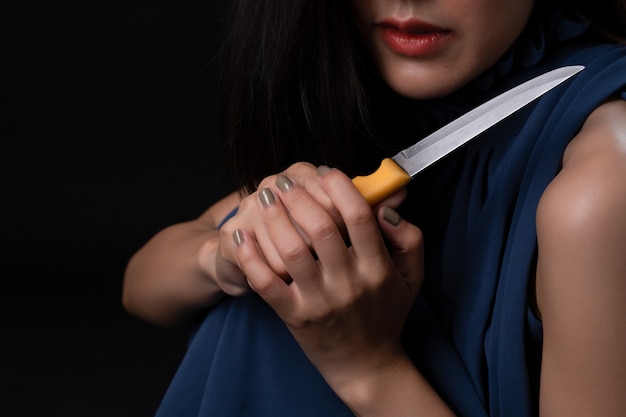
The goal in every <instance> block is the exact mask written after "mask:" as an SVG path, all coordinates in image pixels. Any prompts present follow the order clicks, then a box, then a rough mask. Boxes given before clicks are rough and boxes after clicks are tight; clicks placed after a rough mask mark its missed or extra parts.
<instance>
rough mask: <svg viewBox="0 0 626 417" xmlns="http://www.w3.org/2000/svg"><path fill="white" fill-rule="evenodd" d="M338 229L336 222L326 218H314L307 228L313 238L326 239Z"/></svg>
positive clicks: (308, 233)
mask: <svg viewBox="0 0 626 417" xmlns="http://www.w3.org/2000/svg"><path fill="white" fill-rule="evenodd" d="M336 231H337V226H336V225H335V223H334V222H332V221H330V220H326V219H314V220H312V221H311V223H310V224H309V226H308V228H307V232H306V233H307V235H308V236H309V237H310V238H311V239H312V240H326V239H328V238H330V237H332V236H334V234H335V233H336Z"/></svg>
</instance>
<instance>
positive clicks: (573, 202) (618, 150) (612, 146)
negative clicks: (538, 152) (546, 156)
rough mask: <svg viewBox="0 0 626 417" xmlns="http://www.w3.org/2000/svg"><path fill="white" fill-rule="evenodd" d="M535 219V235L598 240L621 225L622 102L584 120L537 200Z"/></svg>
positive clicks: (625, 194)
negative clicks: (555, 233) (559, 167)
mask: <svg viewBox="0 0 626 417" xmlns="http://www.w3.org/2000/svg"><path fill="white" fill-rule="evenodd" d="M537 217H538V220H537V221H538V223H537V227H538V232H542V231H544V230H545V231H551V230H552V231H558V232H559V234H561V235H562V234H563V233H575V234H577V233H582V232H584V233H585V234H586V236H587V238H590V237H592V236H593V235H594V234H600V236H598V237H599V238H602V239H603V238H604V237H606V236H607V235H606V234H604V233H602V230H600V229H605V228H609V229H614V227H615V226H617V225H618V224H624V219H625V218H626V101H623V100H613V101H610V102H607V103H605V104H603V105H602V106H600V107H599V108H598V109H596V110H595V111H594V112H593V113H592V114H591V115H590V116H589V118H588V119H587V121H586V123H585V124H584V126H583V128H582V129H581V131H580V132H579V134H578V135H577V136H576V137H575V138H574V139H573V140H572V142H571V143H570V144H569V146H568V147H567V149H566V152H565V155H564V157H563V168H562V170H561V172H560V173H559V174H558V175H557V177H556V178H555V179H554V180H553V181H552V183H551V184H550V185H549V187H548V188H547V190H546V191H545V193H544V195H543V196H542V199H541V202H540V205H539V208H538V212H537ZM555 228H558V230H553V229H555ZM599 228H600V229H599ZM609 235H611V233H609ZM562 236H563V235H562ZM542 237H545V238H547V239H549V238H550V236H549V235H546V234H545V233H543V234H542Z"/></svg>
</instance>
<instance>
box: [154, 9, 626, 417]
mask: <svg viewBox="0 0 626 417" xmlns="http://www.w3.org/2000/svg"><path fill="white" fill-rule="evenodd" d="M584 31H585V28H584V26H583V25H581V24H577V23H576V22H572V21H569V20H567V19H564V18H562V17H561V16H560V15H558V14H555V15H551V16H550V17H549V18H544V19H542V20H540V21H533V22H531V23H530V24H529V28H528V29H527V32H526V34H525V35H524V36H523V37H522V38H521V39H520V41H519V42H517V44H516V45H515V46H514V48H512V50H511V51H510V53H509V54H507V55H506V56H505V57H503V58H502V60H501V61H500V62H499V63H498V64H497V65H495V66H494V68H492V69H491V70H490V71H489V72H488V73H486V74H485V75H484V76H482V77H481V78H480V79H478V80H476V81H475V82H473V83H472V84H471V85H470V86H468V88H467V89H465V91H463V92H460V93H459V94H457V95H455V96H453V97H451V98H448V99H446V100H444V101H438V102H431V103H416V104H415V108H413V109H411V111H413V112H415V113H416V114H415V116H414V117H415V118H416V119H420V118H421V116H423V115H425V114H426V113H427V112H430V114H429V115H428V117H430V119H432V120H434V122H432V121H431V122H430V125H427V126H421V127H420V126H416V127H415V131H412V132H411V136H412V137H419V136H418V135H420V134H422V133H423V134H425V133H427V131H426V130H428V129H432V128H433V127H436V125H438V124H442V123H444V122H446V121H447V120H448V119H450V118H452V117H454V116H456V115H458V114H461V113H463V112H464V111H466V110H468V109H469V108H471V107H473V106H474V105H476V104H478V102H480V101H483V100H485V99H487V98H489V97H490V96H493V95H495V94H497V93H498V92H500V91H503V90H505V89H508V88H510V87H512V86H514V85H517V84H518V83H520V82H522V81H524V80H526V79H529V78H531V77H533V76H535V75H538V74H540V73H543V72H545V71H547V70H550V69H553V68H556V67H560V66H563V65H574V64H575V65H585V67H586V69H585V70H584V71H583V72H581V73H580V74H579V75H577V76H575V77H574V78H573V79H571V80H570V81H568V82H566V83H565V84H564V85H562V86H559V87H558V88H557V89H555V90H553V91H551V92H549V93H548V94H546V95H545V96H543V97H541V98H540V99H539V100H537V101H536V102H534V103H532V104H531V105H529V106H527V107H526V108H525V109H523V110H522V111H520V112H518V113H516V114H515V115H514V116H512V117H511V118H509V119H507V120H506V121H504V122H502V123H500V124H499V125H497V126H496V127H494V128H492V129H491V130H489V131H488V132H486V133H485V134H483V135H481V136H480V137H479V138H477V139H475V140H474V141H472V142H470V143H469V144H468V145H466V146H464V147H463V148H461V149H459V150H458V151H456V152H455V153H453V154H451V155H449V156H447V157H446V158H444V159H443V160H441V161H440V162H438V163H437V164H436V165H434V166H432V167H431V168H429V169H428V170H426V171H425V172H424V173H423V174H420V176H418V178H416V179H415V180H414V181H413V182H412V183H411V184H410V185H409V199H408V200H407V201H406V202H405V204H404V205H403V206H402V208H401V211H402V215H403V216H404V217H405V218H407V219H409V220H411V221H412V222H413V223H415V224H417V225H418V226H420V227H421V228H422V230H423V232H424V237H425V242H426V264H425V265H426V282H425V284H424V287H423V289H422V291H421V293H420V295H419V296H418V299H417V301H416V303H415V306H414V309H413V310H412V312H411V315H410V317H409V319H408V321H407V324H406V326H405V332H404V343H405V346H406V348H407V351H408V352H409V353H410V355H411V356H412V358H413V360H414V361H415V363H416V365H417V366H418V368H419V369H420V370H421V372H422V373H423V374H424V375H425V376H426V378H427V379H428V380H429V381H430V383H431V384H432V385H433V387H434V388H435V389H436V390H437V391H438V392H439V394H440V395H441V396H442V397H443V398H444V400H445V401H446V402H447V403H448V404H449V405H450V407H451V408H452V409H453V410H454V411H455V412H456V413H457V415H459V416H477V417H479V416H480V417H484V416H503V417H516V416H520V417H530V416H533V415H537V414H538V411H537V410H538V408H537V407H538V405H537V394H538V383H539V369H540V363H541V338H542V336H541V333H542V331H541V323H540V322H539V321H538V320H537V319H536V318H535V317H534V316H533V315H532V313H531V312H530V308H529V302H528V290H529V283H530V282H532V277H533V274H534V268H535V260H536V250H537V246H536V231H535V212H536V207H537V203H538V201H539V198H540V196H541V194H542V193H543V191H544V189H545V188H546V186H547V185H548V184H549V183H550V181H551V180H552V179H553V178H554V176H555V175H556V174H557V172H558V171H559V169H560V164H561V157H562V155H563V152H564V149H565V147H566V146H567V144H568V142H569V140H570V139H571V138H572V137H573V136H574V135H575V134H576V133H577V131H578V130H579V129H580V127H581V126H582V124H583V123H584V121H585V120H586V118H587V116H588V115H589V114H590V112H591V111H592V110H593V109H594V108H596V107H597V106H598V105H599V104H600V103H602V102H603V101H604V100H606V99H607V98H608V97H610V96H613V95H619V94H621V95H622V97H623V98H626V97H625V96H624V94H623V92H624V91H625V90H626V48H624V47H621V46H617V45H610V44H602V43H595V42H594V41H593V40H592V39H588V38H587V37H586V36H581V35H582V34H583V32H584ZM409 107H410V106H409ZM433 109H434V110H433ZM428 117H423V118H422V119H427V118H428ZM420 129H421V130H424V131H423V132H420ZM416 132H417V133H416ZM398 146H400V145H399V144H398ZM388 155H389V154H382V153H381V151H380V150H379V152H378V154H376V155H375V156H376V158H375V159H376V161H379V160H380V158H381V157H383V156H388ZM373 168H375V167H374V166H373V167H372V170H373ZM157 415H158V416H159V417H165V416H172V417H187V416H215V417H218V416H219V417H234V416H238V417H241V416H249V417H293V416H298V417H308V416H311V417H313V416H316V417H318V416H333V417H341V416H352V413H351V412H350V410H349V409H348V408H347V407H346V406H345V405H344V404H343V403H342V402H341V400H339V399H338V398H337V396H336V395H335V394H334V393H333V391H332V390H331V389H330V388H329V387H328V385H327V384H326V383H325V381H324V380H323V379H322V377H321V376H320V374H319V373H318V372H317V370H316V369H315V368H314V367H313V366H312V365H311V363H310V362H309V361H308V359H307V358H306V357H305V355H304V354H303V352H302V351H301V349H300V347H299V346H298V345H297V344H296V343H295V341H294V339H293V338H292V337H291V335H290V333H289V332H288V330H287V329H286V327H285V325H284V324H283V323H282V322H281V320H280V319H279V318H278V317H277V316H276V314H275V313H274V312H273V311H272V309H271V308H269V307H268V306H267V305H266V304H265V303H264V302H263V301H262V300H261V299H260V298H259V297H258V296H256V295H254V294H253V295H249V296H246V297H241V298H227V299H225V300H223V301H222V302H220V303H219V304H218V305H216V306H215V307H213V308H212V309H211V310H210V311H209V312H208V313H207V315H206V317H205V318H204V319H203V321H202V322H201V324H200V325H199V327H198V329H197V332H196V333H195V334H194V335H193V337H192V339H191V340H190V344H189V349H188V352H187V353H186V355H185V357H184V359H183V361H182V363H181V365H180V368H179V370H178V372H177V374H176V375H175V377H174V380H173V381H172V383H171V385H170V387H169V389H168V391H167V393H166V395H165V397H164V399H163V401H162V403H161V406H160V408H159V410H158V412H157Z"/></svg>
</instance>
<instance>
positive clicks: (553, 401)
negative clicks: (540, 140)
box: [124, 101, 626, 416]
mask: <svg viewBox="0 0 626 417" xmlns="http://www.w3.org/2000/svg"><path fill="white" fill-rule="evenodd" d="M625 120H626V103H624V102H623V101H613V102H610V103H607V104H605V105H603V106H601V107H600V108H598V109H597V110H596V111H595V112H594V113H593V114H592V115H591V116H590V117H589V119H588V121H587V122H586V123H585V125H584V127H583V129H582V130H581V132H580V133H579V135H578V136H577V137H576V138H574V139H573V140H572V142H571V144H570V145H569V146H568V148H567V151H566V153H565V155H564V159H563V169H562V171H561V172H560V173H559V174H558V175H557V177H556V178H555V179H554V181H553V182H552V183H551V184H550V186H549V187H548V189H547V190H546V192H545V193H544V195H543V197H542V199H541V202H540V205H539V207H538V211H537V231H538V240H539V242H538V243H539V258H538V267H537V282H536V292H537V305H538V308H539V311H540V314H541V317H542V321H543V324H544V348H543V349H544V352H543V367H542V377H541V378H542V379H541V393H540V409H541V416H562V415H568V416H597V415H602V416H622V415H626V414H625V413H626V411H624V410H626V396H624V395H623V392H626V354H625V353H624V352H626V303H624V295H625V294H626V257H625V256H624V248H626V221H624V213H626V186H625V185H624V184H625V183H624V181H625V180H624V179H625V178H626V133H625V132H626V122H625ZM323 173H324V175H322V176H318V175H317V172H315V173H314V170H313V167H310V166H309V165H307V164H299V165H297V166H294V167H292V168H291V171H287V172H285V173H284V175H285V176H286V177H288V178H289V179H290V180H291V183H292V187H291V188H289V187H288V188H287V189H284V188H285V187H284V186H283V187H281V188H283V189H281V188H279V187H278V186H277V185H276V182H277V181H276V180H277V178H278V177H277V176H274V177H271V178H268V179H267V180H266V181H264V182H263V184H262V186H261V187H260V189H270V190H271V192H272V195H273V196H274V202H273V203H271V204H265V205H264V204H263V203H262V200H263V199H261V198H259V195H258V194H259V193H255V194H254V195H251V196H249V197H247V198H246V199H245V200H244V201H243V202H240V201H239V197H238V195H237V194H233V195H231V196H229V197H227V198H226V199H224V200H222V201H220V202H219V203H217V204H216V205H214V206H213V207H211V208H210V209H209V210H207V212H206V213H204V214H203V216H201V217H200V218H199V219H197V220H195V221H192V222H188V223H183V224H180V225H176V226H172V227H171V228H168V229H166V230H164V231H163V232H161V233H160V234H159V235H157V236H155V237H154V239H152V240H151V241H150V242H148V243H147V244H146V246H145V247H144V248H142V249H141V250H140V251H139V252H138V253H137V254H136V255H135V257H134V258H133V260H132V261H131V263H130V264H129V267H128V270H127V273H126V277H125V287H124V304H125V306H126V307H127V308H128V310H129V311H131V312H134V313H135V314H137V315H139V316H141V317H143V318H146V319H147V320H150V321H153V322H155V323H159V324H166V325H172V324H177V323H181V322H183V321H184V320H185V318H188V317H191V316H193V315H194V314H195V313H197V312H198V311H199V310H201V309H203V308H205V307H207V306H209V305H211V304H212V303H215V302H216V301H217V300H219V299H220V298H221V297H222V296H223V294H224V293H230V294H232V295H239V294H243V293H245V292H247V291H250V287H249V286H248V282H249V284H250V285H251V287H252V288H253V289H254V290H255V291H256V292H258V293H259V294H260V295H261V297H263V298H264V299H265V300H266V301H267V302H268V304H269V305H270V306H272V307H273V308H274V309H275V310H276V311H277V313H278V314H279V315H280V317H281V318H282V319H283V320H284V321H285V323H286V324H287V326H288V328H289V329H290V331H291V332H292V334H293V335H294V337H295V338H296V340H297V341H298V343H299V344H300V345H301V346H302V348H303V349H304V351H305V352H306V353H307V355H308V357H309V358H310V360H311V361H312V362H313V363H314V364H315V366H316V367H317V368H318V369H319V370H320V372H321V373H322V375H323V376H324V377H325V378H326V380H327V381H328V382H329V384H330V385H331V386H332V387H333V389H334V390H335V391H336V392H337V394H338V395H339V396H340V397H341V398H342V399H343V400H344V401H345V402H346V404H348V405H349V406H350V407H351V409H352V410H353V411H354V412H355V414H357V415H359V416H377V415H390V414H391V415H402V416H410V415H417V414H416V410H418V411H419V414H420V415H430V416H439V415H441V416H449V415H452V413H451V412H450V410H449V409H448V408H447V406H446V405H445V404H444V403H443V401H441V399H440V398H439V397H438V396H437V395H436V393H435V392H434V391H433V390H432V389H431V387H430V386H429V385H428V383H427V382H426V381H425V380H424V379H423V377H422V376H421V374H420V373H419V370H417V369H416V368H415V367H414V366H413V365H412V363H411V361H410V360H408V357H407V356H406V353H405V352H404V351H403V349H402V346H401V344H400V336H399V335H400V329H401V327H402V324H403V323H404V319H405V317H406V312H407V311H408V306H409V305H410V303H411V302H412V300H413V298H414V296H415V294H416V292H417V291H418V289H419V286H420V284H421V281H422V279H423V277H422V271H423V269H422V265H421V262H422V258H421V256H422V242H421V234H420V232H419V230H418V229H416V228H415V227H414V226H413V225H411V224H409V223H408V222H406V221H404V220H400V222H399V223H398V225H394V224H391V223H390V222H388V221H386V220H385V219H384V218H383V213H384V210H383V209H381V208H378V209H377V210H375V211H371V210H370V209H369V208H368V207H367V206H366V203H365V202H364V201H362V199H360V196H359V195H358V192H357V191H356V190H355V189H354V188H353V187H352V185H351V182H350V181H349V179H348V178H346V177H345V176H344V175H343V174H341V173H340V172H338V171H336V170H332V171H331V172H326V171H325V170H324V172H323ZM310 190H314V191H311V192H309V191H310ZM264 194H267V192H264ZM324 196H326V197H324ZM266 197H267V195H265V196H264V200H265V201H266V202H267V198H266ZM401 198H402V196H400V197H396V201H395V202H394V203H395V204H396V205H397V204H399V200H401ZM240 204H242V205H244V206H247V207H249V208H248V209H247V210H244V214H245V215H244V214H242V215H241V218H238V217H240V215H239V214H238V215H237V216H235V218H234V219H233V220H231V221H229V222H228V223H226V224H227V225H229V224H230V225H231V226H232V228H234V229H233V230H230V231H229V232H222V235H221V236H220V233H219V232H218V231H216V230H215V225H216V223H217V222H219V221H220V220H221V218H222V217H223V216H225V215H226V214H227V213H228V212H229V211H230V210H231V209H232V208H234V207H235V206H237V205H240ZM312 207H314V209H313V210H312V209H311V208H312ZM285 208H288V209H289V213H290V216H291V217H287V216H286V211H285ZM311 210H312V211H311ZM253 212H254V213H253ZM304 213H307V214H306V217H300V216H304ZM337 214H339V218H340V219H342V220H343V223H342V224H345V227H346V229H347V231H348V234H349V236H350V237H351V239H352V240H353V241H354V242H365V243H363V244H358V245H357V244H353V245H352V246H351V247H346V245H345V244H344V243H343V241H344V240H343V239H344V237H343V234H342V231H341V228H342V227H340V226H337V224H338V221H337ZM248 216H250V217H249V218H248ZM258 216H260V217H261V218H262V219H263V222H259V221H258V220H255V219H258V218H259V217H258ZM311 219H313V220H311ZM292 221H295V222H296V223H298V224H299V225H300V228H299V229H297V228H295V227H294V226H293V222H292ZM231 222H232V223H231ZM234 230H239V231H241V233H240V234H239V239H237V243H238V245H237V244H236V243H235V241H234V240H233V238H232V234H231V233H230V232H231V231H233V232H234ZM302 232H304V234H305V235H306V237H307V238H308V239H306V238H303V237H302V236H303V235H302ZM238 233H239V232H238ZM381 233H382V235H381ZM383 235H384V236H386V237H387V238H388V239H389V240H390V241H391V242H392V243H393V247H394V250H393V253H392V254H391V255H389V254H388V253H387V252H386V250H384V247H383V246H381V242H382V240H381V239H382V238H381V236H383ZM261 241H262V242H261ZM255 243H258V246H257V245H256V244H255ZM311 245H312V247H313V248H314V250H315V252H316V254H317V256H318V260H317V261H316V260H315V259H314V258H313V257H312V255H311V252H310V247H311ZM270 247H271V248H272V249H271V250H270V249H268V248H270ZM338 248H339V250H340V252H337V250H338ZM173 251H175V252H173ZM266 253H267V255H266ZM166 254H168V255H167V256H166ZM168 257H170V258H171V259H168ZM270 259H273V260H272V261H270ZM173 260H176V262H177V263H172V262H173ZM231 262H232V263H231ZM235 265H237V266H235ZM184 271H187V273H185V272H184ZM242 271H243V273H242ZM285 272H287V273H289V275H290V276H291V277H292V278H293V282H292V283H291V284H288V283H287V282H285V279H284V273H285ZM219 274H223V275H221V276H220V275H219ZM245 275H247V279H246V278H245V277H244V276H245ZM218 276H219V279H218V278H217V277H218ZM331 277H332V279H331ZM338 294H341V296H339V295H338ZM320 333H322V334H323V335H324V337H323V340H324V343H323V344H321V343H319V340H321V339H322V338H320V337H319V335H320Z"/></svg>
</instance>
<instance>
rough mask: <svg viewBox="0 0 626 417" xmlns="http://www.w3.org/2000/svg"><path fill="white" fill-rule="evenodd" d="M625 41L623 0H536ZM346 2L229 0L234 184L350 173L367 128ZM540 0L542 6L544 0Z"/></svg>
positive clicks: (362, 72) (226, 121)
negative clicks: (313, 167) (310, 166)
mask: <svg viewBox="0 0 626 417" xmlns="http://www.w3.org/2000/svg"><path fill="white" fill-rule="evenodd" d="M537 1H538V2H546V1H547V2H552V3H553V4H556V5H557V6H559V7H561V8H562V9H563V10H564V11H566V12H571V13H576V14H579V15H582V16H583V17H584V18H586V19H587V20H589V21H590V23H591V26H592V27H593V28H595V29H596V31H597V32H598V33H600V34H601V35H602V36H604V37H606V38H609V39H613V40H622V41H623V40H626V7H625V2H626V0H593V1H592V0H537ZM349 3H350V2H348V1H344V0H282V1H281V0H234V1H233V9H232V16H230V20H229V21H230V22H232V26H231V27H230V28H229V29H230V31H229V32H230V35H229V36H228V37H227V41H226V43H225V48H224V51H225V57H226V60H225V64H226V65H225V67H224V68H223V70H222V74H223V77H222V79H221V84H220V97H221V99H220V108H219V112H220V121H221V125H220V126H221V129H222V131H221V133H222V139H223V140H224V144H225V151H226V157H227V159H226V163H227V166H228V168H230V173H231V177H232V180H233V181H234V184H233V185H234V186H236V187H237V188H243V190H244V191H246V192H249V191H251V190H254V189H255V188H256V187H257V186H258V183H259V181H260V180H261V179H263V178H264V177H266V176H267V175H270V174H274V173H276V172H278V171H280V170H282V169H284V168H286V167H287V166H288V165H290V164H292V163H293V162H296V161H308V162H312V163H314V164H331V165H334V166H338V167H341V168H342V169H344V170H345V171H347V172H350V169H351V165H350V159H351V158H350V153H351V144H352V141H353V140H354V137H355V136H356V135H361V134H365V135H368V134H371V131H370V130H369V128H368V126H369V121H368V114H367V108H368V100H367V97H366V95H365V90H364V86H363V84H364V81H365V78H366V77H367V76H369V74H368V73H367V71H368V70H367V68H368V66H367V65H362V62H361V61H360V60H359V58H358V57H360V56H366V54H360V53H359V52H362V51H359V45H358V41H357V38H358V37H357V36H356V35H355V32H356V29H355V28H354V26H353V22H352V21H351V19H350V15H351V13H350V10H349V7H350V5H349ZM543 4H545V3H543Z"/></svg>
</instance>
